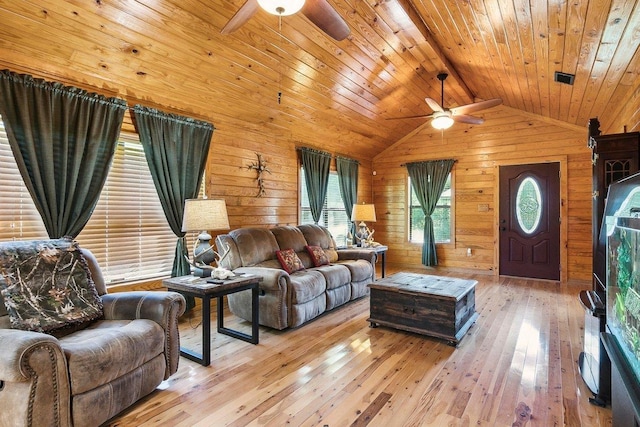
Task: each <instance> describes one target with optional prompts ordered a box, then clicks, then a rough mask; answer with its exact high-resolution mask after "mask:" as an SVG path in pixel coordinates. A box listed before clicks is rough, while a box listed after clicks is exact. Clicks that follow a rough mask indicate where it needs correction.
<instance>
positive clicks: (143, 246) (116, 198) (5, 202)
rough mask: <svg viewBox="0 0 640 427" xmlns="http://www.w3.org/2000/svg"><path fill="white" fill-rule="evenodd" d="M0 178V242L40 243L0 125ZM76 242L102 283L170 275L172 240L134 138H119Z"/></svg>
mask: <svg viewBox="0 0 640 427" xmlns="http://www.w3.org/2000/svg"><path fill="white" fill-rule="evenodd" d="M0 179H2V186H1V187H0V224H1V228H0V239H1V240H12V239H15V240H27V239H46V238H47V233H46V230H45V228H44V224H43V223H42V220H41V219H40V214H39V213H38V211H37V210H36V208H35V205H34V204H33V201H32V200H31V196H30V195H29V193H28V191H27V189H26V187H25V185H24V182H23V181H22V177H21V176H20V172H19V171H18V167H17V165H16V163H15V160H14V158H13V154H12V152H11V148H10V147H9V143H8V141H7V137H6V133H5V131H4V126H3V125H2V123H1V122H0ZM77 240H78V242H79V243H80V245H81V246H82V247H85V248H87V249H89V250H91V252H93V253H94V254H95V256H96V258H97V259H98V262H99V263H100V267H101V268H102V271H103V273H104V275H105V279H106V281H107V283H108V284H114V283H119V282H124V281H127V282H129V281H136V280H144V279H149V278H153V277H159V276H168V275H170V273H171V267H172V265H173V256H174V251H175V244H176V236H175V235H174V234H173V232H172V231H171V229H170V228H169V224H168V223H167V220H166V218H165V216H164V212H163V210H162V206H161V205H160V200H159V199H158V195H157V193H156V190H155V186H154V184H153V180H152V178H151V174H150V172H149V168H148V166H147V162H146V159H145V156H144V150H143V148H142V145H141V144H140V143H139V141H138V140H137V138H136V136H134V137H122V136H121V139H120V141H119V142H118V147H117V149H116V154H115V157H114V159H113V164H112V166H111V170H110V171H109V175H108V177H107V182H106V184H105V187H104V189H103V190H102V194H101V196H100V200H99V201H98V204H97V205H96V207H95V210H94V212H93V214H92V216H91V219H90V220H89V222H88V223H87V225H86V227H85V228H84V230H83V231H82V233H80V235H79V236H78V238H77Z"/></svg>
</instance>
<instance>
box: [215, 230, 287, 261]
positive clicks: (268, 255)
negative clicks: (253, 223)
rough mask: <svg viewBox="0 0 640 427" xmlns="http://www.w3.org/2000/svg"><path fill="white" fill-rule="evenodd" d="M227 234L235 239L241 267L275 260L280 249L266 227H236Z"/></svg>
mask: <svg viewBox="0 0 640 427" xmlns="http://www.w3.org/2000/svg"><path fill="white" fill-rule="evenodd" d="M229 236H231V238H232V239H233V240H235V241H236V246H237V249H238V252H239V254H240V258H241V259H242V266H243V267H252V266H254V265H258V264H261V263H263V262H265V261H268V260H275V259H276V251H277V250H279V249H280V247H279V246H278V242H276V239H275V237H274V236H273V233H272V232H271V231H269V230H268V229H266V228H238V229H237V230H233V231H230V232H229ZM285 247H286V246H285ZM219 249H220V248H219Z"/></svg>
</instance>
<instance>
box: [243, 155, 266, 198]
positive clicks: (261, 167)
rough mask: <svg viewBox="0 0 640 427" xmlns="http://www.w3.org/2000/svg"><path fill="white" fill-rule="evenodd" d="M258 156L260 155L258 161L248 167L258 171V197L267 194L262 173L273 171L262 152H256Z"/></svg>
mask: <svg viewBox="0 0 640 427" xmlns="http://www.w3.org/2000/svg"><path fill="white" fill-rule="evenodd" d="M256 156H258V161H257V162H254V163H251V164H250V165H249V166H247V169H249V170H251V169H255V170H256V171H257V172H258V177H257V178H256V180H257V181H258V194H256V197H262V196H264V195H265V194H267V190H266V189H265V187H264V178H263V177H262V173H263V172H269V173H271V171H270V170H269V168H268V167H267V161H266V160H265V159H264V158H263V157H262V154H259V153H256Z"/></svg>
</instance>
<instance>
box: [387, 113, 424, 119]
mask: <svg viewBox="0 0 640 427" xmlns="http://www.w3.org/2000/svg"><path fill="white" fill-rule="evenodd" d="M429 117H433V114H421V115H419V116H403V117H387V118H386V119H385V120H404V119H428V118H429Z"/></svg>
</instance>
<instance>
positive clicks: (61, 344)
mask: <svg viewBox="0 0 640 427" xmlns="http://www.w3.org/2000/svg"><path fill="white" fill-rule="evenodd" d="M59 240H60V239H59ZM44 242H46V241H44ZM13 243H17V242H13ZM7 244H9V245H10V244H11V242H9V243H7ZM3 245H6V244H0V248H2V246H3ZM75 247H76V248H77V249H78V250H80V252H81V253H82V255H83V256H80V258H83V259H85V260H86V264H85V266H86V267H87V268H88V271H89V272H90V277H91V278H92V279H93V282H94V283H95V290H96V291H97V295H98V297H97V298H98V301H99V302H101V305H102V309H103V310H102V313H101V314H100V315H99V316H98V318H96V319H94V320H91V321H88V322H84V323H78V324H74V325H72V326H71V327H65V328H63V330H62V331H61V332H60V331H53V332H52V331H49V333H42V332H35V331H27V330H20V329H15V326H16V325H15V324H14V323H15V316H14V317H11V316H10V315H9V314H8V312H7V308H5V304H4V301H3V298H2V296H3V295H4V297H5V300H9V299H8V298H7V294H6V293H5V292H6V290H7V286H6V284H7V283H8V282H9V281H8V280H7V281H5V282H4V283H3V284H4V286H0V290H3V292H2V294H0V426H12V427H14V426H15V427H18V426H33V427H41V426H74V427H79V426H92V427H95V426H98V425H100V424H102V423H104V422H105V421H107V420H109V419H110V418H112V417H113V416H115V415H116V414H118V413H119V412H121V411H122V410H123V409H125V408H127V407H129V406H130V405H132V404H133V403H134V402H136V401H137V400H139V399H140V398H142V397H143V396H146V395H147V394H149V393H151V392H152V391H153V390H155V389H156V387H157V386H158V385H159V384H160V383H161V382H162V381H163V380H165V379H167V378H169V376H170V375H172V374H173V373H175V372H176V371H177V369H178V358H179V348H180V342H179V335H178V317H179V316H180V315H181V314H182V313H183V312H184V310H185V300H184V297H183V296H182V295H180V294H178V293H174V292H154V291H146V292H145V291H140V292H120V293H113V294H107V292H106V287H105V283H104V279H103V277H102V273H101V271H100V268H99V266H98V264H97V262H96V259H95V258H94V256H93V255H92V254H91V253H90V252H89V251H87V250H84V249H80V248H79V247H77V244H76V246H75ZM72 250H73V249H72ZM72 250H71V251H72ZM43 259H44V261H43V262H46V261H47V259H45V258H43ZM0 261H2V260H0ZM4 261H7V259H6V257H5V259H4ZM41 264H42V263H41ZM0 268H3V267H2V265H0ZM2 273H3V275H0V280H4V279H3V276H4V275H5V274H6V269H4V268H3V271H2ZM9 277H12V276H9ZM5 278H6V276H5ZM89 280H91V279H89ZM48 293H49V294H52V291H49V292H48ZM53 293H55V292H53ZM9 311H11V309H9ZM10 318H11V319H10ZM18 320H20V319H18ZM12 325H13V327H14V328H12Z"/></svg>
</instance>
